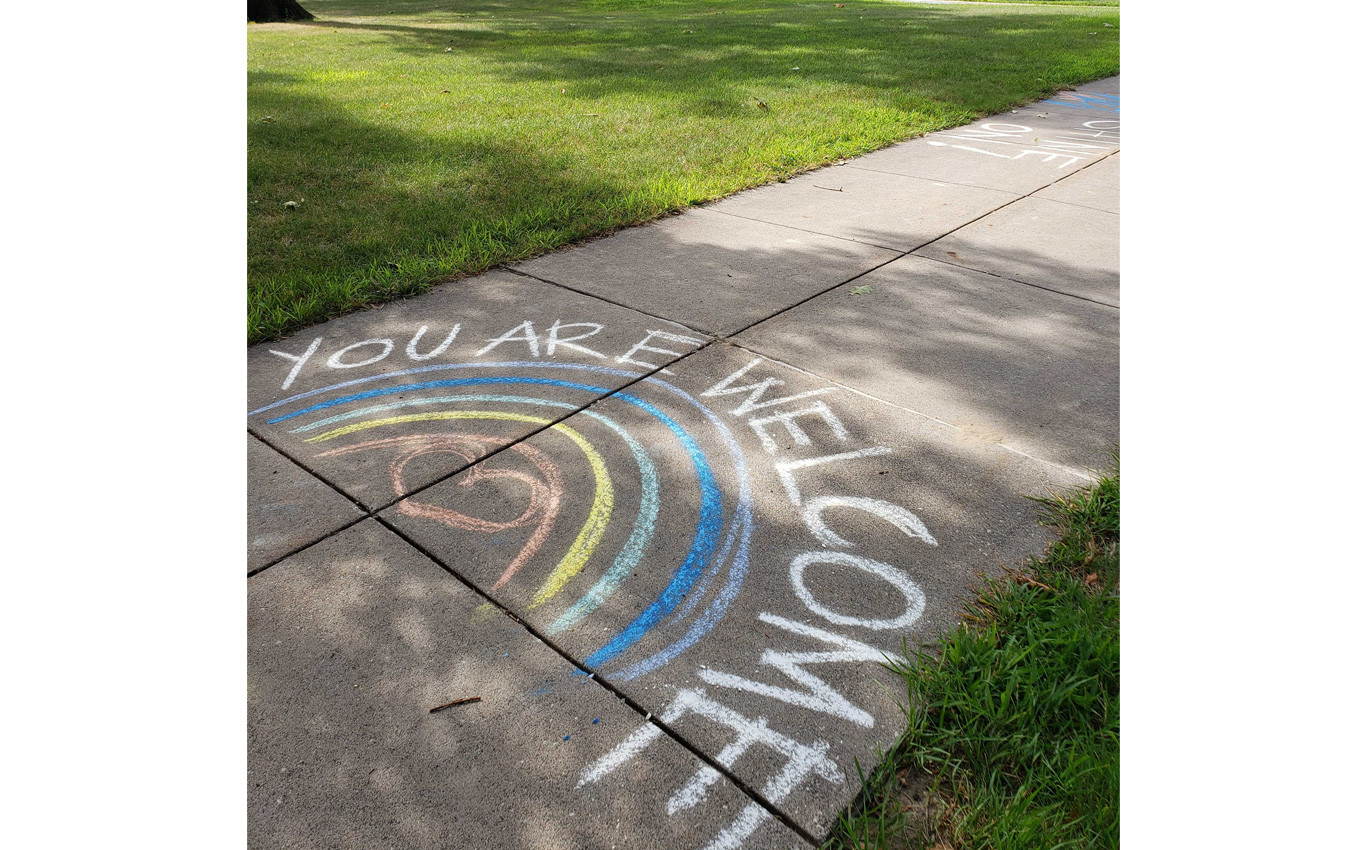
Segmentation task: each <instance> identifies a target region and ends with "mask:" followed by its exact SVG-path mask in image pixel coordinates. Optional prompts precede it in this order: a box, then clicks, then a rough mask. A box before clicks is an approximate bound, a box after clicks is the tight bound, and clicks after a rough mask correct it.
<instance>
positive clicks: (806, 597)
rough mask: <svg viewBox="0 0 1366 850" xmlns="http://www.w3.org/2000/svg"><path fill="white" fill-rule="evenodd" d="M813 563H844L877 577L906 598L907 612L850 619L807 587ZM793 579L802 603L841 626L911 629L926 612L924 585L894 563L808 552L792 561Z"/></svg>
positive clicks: (794, 587) (880, 629)
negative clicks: (808, 575)
mask: <svg viewBox="0 0 1366 850" xmlns="http://www.w3.org/2000/svg"><path fill="white" fill-rule="evenodd" d="M812 564H841V565H843V566H847V567H854V568H856V569H860V570H863V571H864V572H866V573H869V574H871V575H875V576H877V577H878V578H880V579H882V580H883V581H885V582H887V583H888V584H890V585H891V586H892V587H894V588H896V589H897V590H898V591H899V592H900V593H901V595H902V596H903V597H905V599H906V610H905V611H903V612H902V613H901V614H899V615H897V616H896V617H892V618H890V619H886V620H876V619H870V618H867V617H850V616H847V615H845V614H840V613H839V612H837V611H831V610H830V609H829V608H826V607H825V606H824V605H822V604H820V603H819V602H817V601H816V597H815V596H813V595H812V594H811V591H810V590H808V589H807V587H806V568H807V567H809V566H811V565H812ZM791 578H792V589H793V590H794V591H796V593H797V598H798V599H800V600H802V604H804V605H806V607H807V608H808V609H809V610H810V611H811V613H813V614H816V615H817V616H820V617H824V618H825V619H827V620H829V621H830V622H832V623H834V624H835V625H838V626H860V627H862V628H865V629H873V630H875V631H884V630H887V629H909V628H910V627H911V625H912V624H913V623H915V621H916V620H918V619H920V615H921V614H923V613H924V612H925V594H924V593H922V592H921V590H920V586H919V585H917V584H916V583H915V582H913V581H911V579H910V577H909V576H907V575H906V574H904V573H902V572H901V571H900V570H898V569H897V568H896V567H893V566H892V565H891V564H884V563H883V562H881V561H874V560H873V559H872V558H860V557H859V556H858V555H851V554H849V553H848V552H805V553H803V554H801V555H798V556H797V557H795V558H793V559H792V571H791Z"/></svg>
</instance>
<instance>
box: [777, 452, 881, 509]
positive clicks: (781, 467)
mask: <svg viewBox="0 0 1366 850" xmlns="http://www.w3.org/2000/svg"><path fill="white" fill-rule="evenodd" d="M891 451H892V450H891V449H889V448H887V447H886V446H873V447H872V448H867V449H858V450H857V451H852V452H840V453H839V454H835V455H825V456H823V457H812V458H807V459H805V460H784V461H779V462H778V463H775V464H774V465H773V468H774V469H775V470H777V472H778V479H779V480H780V481H782V482H783V489H784V490H786V491H787V497H788V498H789V499H791V500H792V504H794V505H800V504H801V503H802V491H801V490H800V489H798V487H797V479H796V477H795V476H793V474H792V473H794V472H796V471H797V470H799V469H806V468H807V467H811V466H820V465H821V464H826V463H830V462H831V461H836V460H855V459H857V458H861V457H873V456H874V455H885V454H889V453H890V452H891Z"/></svg>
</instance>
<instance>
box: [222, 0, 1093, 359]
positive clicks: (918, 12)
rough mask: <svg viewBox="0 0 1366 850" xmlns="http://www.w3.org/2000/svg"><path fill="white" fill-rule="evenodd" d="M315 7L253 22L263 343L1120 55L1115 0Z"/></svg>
mask: <svg viewBox="0 0 1366 850" xmlns="http://www.w3.org/2000/svg"><path fill="white" fill-rule="evenodd" d="M303 5H304V6H305V8H307V9H308V10H309V11H310V12H312V13H313V14H314V15H315V16H316V17H317V20H315V21H310V22H304V23H293V24H264V25H257V24H252V25H249V26H248V30H247V49H248V61H247V67H248V125H247V150H248V160H247V173H248V185H247V220H248V238H249V247H248V340H249V341H250V342H258V341H262V340H267V339H272V338H275V337H278V336H281V335H283V334H285V333H287V332H289V331H292V330H294V329H297V328H299V327H302V326H304V325H307V324H311V323H314V322H318V321H321V320H324V319H327V318H329V317H331V316H335V315H338V314H340V313H344V312H347V311H349V310H354V309H356V308H358V307H360V306H363V305H366V304H373V303H379V302H382V301H386V300H389V299H393V298H397V297H402V296H405V295H411V294H415V293H417V292H420V291H422V290H423V289H424V288H426V287H428V286H430V285H431V284H433V283H435V282H437V281H440V280H444V279H449V278H452V277H456V276H458V275H462V274H470V273H475V272H479V271H482V270H484V269H487V268H490V267H492V266H494V265H498V264H500V263H506V262H509V261H513V260H517V259H521V258H525V257H528V256H532V255H534V254H537V253H541V252H544V251H547V250H550V249H553V248H555V247H558V246H561V245H564V244H566V243H569V242H573V241H575V240H579V239H583V238H586V237H589V236H593V235H596V234H601V233H606V232H610V231H611V230H613V229H616V228H619V227H623V226H626V225H630V224H634V223H638V222H642V221H646V220H649V219H651V218H655V217H658V216H660V215H663V214H666V213H668V212H670V211H676V210H679V209H682V208H685V207H687V206H689V205H693V204H697V203H701V202H704V201H708V200H711V199H715V198H718V197H721V196H723V195H727V194H729V193H731V192H735V191H737V190H740V189H744V188H747V187H750V186H755V185H759V184H761V183H765V182H768V181H771V180H774V179H778V178H780V177H784V176H789V175H792V174H795V173H797V172H800V171H802V170H804V169H808V168H811V167H813V166H817V165H820V164H821V163H823V162H827V161H831V160H836V159H839V158H842V157H848V156H853V155H856V154H860V153H864V152H867V151H870V150H873V149H875V148H879V147H883V146H885V145H887V144H889V143H892V142H895V141H898V140H901V139H906V138H909V137H912V136H916V135H919V134H922V133H925V132H928V131H931V130H936V129H940V128H943V127H948V126H952V125H956V124H961V123H964V122H966V121H969V120H971V119H973V118H974V117H976V116H978V115H981V114H986V113H992V112H996V111H1000V110H1003V109H1006V108H1008V107H1010V106H1012V105H1016V104H1020V103H1023V102H1026V101H1029V100H1033V99H1035V98H1038V97H1041V96H1044V95H1047V94H1049V93H1051V92H1052V91H1054V90H1056V89H1058V88H1061V87H1066V86H1069V85H1075V84H1078V83H1081V82H1085V81H1087V80H1091V79H1095V78H1097V77H1103V76H1107V75H1111V74H1115V73H1118V71H1119V28H1118V23H1119V14H1118V9H1114V8H1110V9H1099V8H1096V9H1093V8H1080V7H1070V8H1066V9H1063V8H1048V7H1034V6H1010V5H997V6H927V5H913V4H898V3H884V2H862V3H861V2H852V0H851V2H845V3H844V5H843V7H836V5H835V3H833V2H820V3H808V2H799V1H798V0H715V2H679V0H555V2H549V0H501V2H492V1H491V0H444V1H443V2H437V1H436V0H432V1H431V2H375V1H374V0H371V1H370V2H367V0H304V3H303ZM1104 23H1111V24H1114V25H1115V26H1114V27H1113V28H1111V27H1104V26H1103V24H1104ZM290 202H292V203H290ZM287 204H290V205H288V206H287Z"/></svg>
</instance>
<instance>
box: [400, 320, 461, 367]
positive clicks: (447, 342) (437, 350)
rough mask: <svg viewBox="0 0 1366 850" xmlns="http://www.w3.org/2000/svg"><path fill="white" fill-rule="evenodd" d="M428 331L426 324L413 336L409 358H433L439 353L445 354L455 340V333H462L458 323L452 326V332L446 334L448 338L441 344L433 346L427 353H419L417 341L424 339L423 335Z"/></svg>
mask: <svg viewBox="0 0 1366 850" xmlns="http://www.w3.org/2000/svg"><path fill="white" fill-rule="evenodd" d="M426 332H427V326H426V325H423V326H422V327H420V328H418V329H417V333H415V334H413V338H412V339H411V340H409V341H408V358H409V359H411V360H431V359H432V358H433V357H437V356H439V355H441V354H444V353H445V352H446V349H448V348H450V347H451V343H452V342H454V341H455V335H456V334H458V333H460V325H458V324H457V325H455V326H454V327H452V328H451V332H450V333H449V334H447V335H446V338H445V339H444V340H442V342H441V344H440V345H438V346H437V347H436V348H433V349H432V350H431V351H429V352H427V353H426V354H418V353H417V342H418V340H420V339H422V335H423V334H425V333H426Z"/></svg>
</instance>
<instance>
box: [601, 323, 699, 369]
mask: <svg viewBox="0 0 1366 850" xmlns="http://www.w3.org/2000/svg"><path fill="white" fill-rule="evenodd" d="M655 337H659V338H660V339H663V340H666V341H668V342H681V343H685V344H689V345H701V344H702V340H700V339H693V338H692V337H689V336H679V335H678V334H671V333H669V332H667V331H650V332H649V333H647V334H646V335H645V338H644V339H642V340H641V341H640V342H638V343H636V344H635V345H633V346H631V350H630V351H628V352H626V353H625V354H623V355H621V356H620V357H618V358H617V362H618V363H630V364H632V365H634V366H644V367H645V368H647V369H653V368H655V366H656V365H658V364H655V363H647V362H645V361H643V360H634V359H632V357H631V355H633V354H636V353H638V352H641V351H652V352H654V353H655V354H667V355H669V356H670V357H682V356H683V355H684V354H687V353H688V352H686V351H671V350H669V349H667V348H656V347H655V346H653V345H650V340H652V339H654V338H655Z"/></svg>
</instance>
